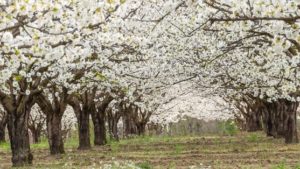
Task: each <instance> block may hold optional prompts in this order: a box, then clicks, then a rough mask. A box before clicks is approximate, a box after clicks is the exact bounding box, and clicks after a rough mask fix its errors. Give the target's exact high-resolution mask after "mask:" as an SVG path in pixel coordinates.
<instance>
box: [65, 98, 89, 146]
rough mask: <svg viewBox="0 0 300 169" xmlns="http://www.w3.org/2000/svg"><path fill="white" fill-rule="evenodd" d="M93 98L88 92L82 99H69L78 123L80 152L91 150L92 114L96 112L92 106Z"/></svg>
mask: <svg viewBox="0 0 300 169" xmlns="http://www.w3.org/2000/svg"><path fill="white" fill-rule="evenodd" d="M92 98H93V97H92V96H90V95H89V93H88V92H85V93H83V94H82V95H81V96H80V97H77V96H72V98H71V99H69V104H70V105H71V106H72V107H73V110H74V112H75V114H76V117H77V121H78V135H79V146H78V149H79V150H87V149H91V141H90V112H92V111H94V107H93V106H91V102H92V100H93V99H92ZM80 104H81V105H82V106H81V105H80Z"/></svg>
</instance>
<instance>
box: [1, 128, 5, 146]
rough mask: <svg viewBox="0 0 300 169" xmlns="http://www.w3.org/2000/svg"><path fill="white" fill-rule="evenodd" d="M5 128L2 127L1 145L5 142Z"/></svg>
mask: <svg viewBox="0 0 300 169" xmlns="http://www.w3.org/2000/svg"><path fill="white" fill-rule="evenodd" d="M5 127H6V126H2V125H0V143H1V142H5Z"/></svg>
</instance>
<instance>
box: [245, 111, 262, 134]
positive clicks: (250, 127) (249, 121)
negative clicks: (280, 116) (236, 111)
mask: <svg viewBox="0 0 300 169" xmlns="http://www.w3.org/2000/svg"><path fill="white" fill-rule="evenodd" d="M260 117H261V113H259V112H257V111H256V112H251V113H250V112H249V114H248V116H247V117H245V118H246V130H247V131H248V132H255V131H260V130H262V125H261V120H260Z"/></svg>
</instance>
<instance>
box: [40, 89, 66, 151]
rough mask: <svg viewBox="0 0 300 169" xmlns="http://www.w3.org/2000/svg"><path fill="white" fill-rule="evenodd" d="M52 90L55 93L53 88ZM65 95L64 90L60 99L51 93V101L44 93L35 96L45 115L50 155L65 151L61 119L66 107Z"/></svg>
mask: <svg viewBox="0 0 300 169" xmlns="http://www.w3.org/2000/svg"><path fill="white" fill-rule="evenodd" d="M52 92H53V93H55V92H56V91H55V89H53V91H52ZM67 97H68V95H67V91H66V90H64V91H63V92H61V93H60V99H58V98H57V96H55V94H53V101H52V102H51V101H50V100H49V99H48V97H47V96H45V95H42V94H40V95H38V96H37V103H38V105H39V106H40V108H41V110H42V111H43V113H44V114H45V115H46V123H47V137H48V143H49V148H50V154H51V155H56V154H64V153H65V149H64V142H63V131H62V125H61V120H62V116H63V114H64V112H65V110H66V107H67V99H68V98H67Z"/></svg>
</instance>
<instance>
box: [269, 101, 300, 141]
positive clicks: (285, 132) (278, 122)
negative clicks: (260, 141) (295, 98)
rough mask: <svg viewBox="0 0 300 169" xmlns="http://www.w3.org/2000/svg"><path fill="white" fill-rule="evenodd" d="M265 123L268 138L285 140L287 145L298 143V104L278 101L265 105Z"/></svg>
mask: <svg viewBox="0 0 300 169" xmlns="http://www.w3.org/2000/svg"><path fill="white" fill-rule="evenodd" d="M264 106H265V107H264V110H263V122H264V127H265V131H266V133H267V135H268V136H273V137H274V138H285V142H286V143H287V144H290V143H298V142H299V139H298V133H297V108H298V106H299V103H298V102H291V101H288V100H283V99H282V100H278V101H276V102H272V103H264Z"/></svg>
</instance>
